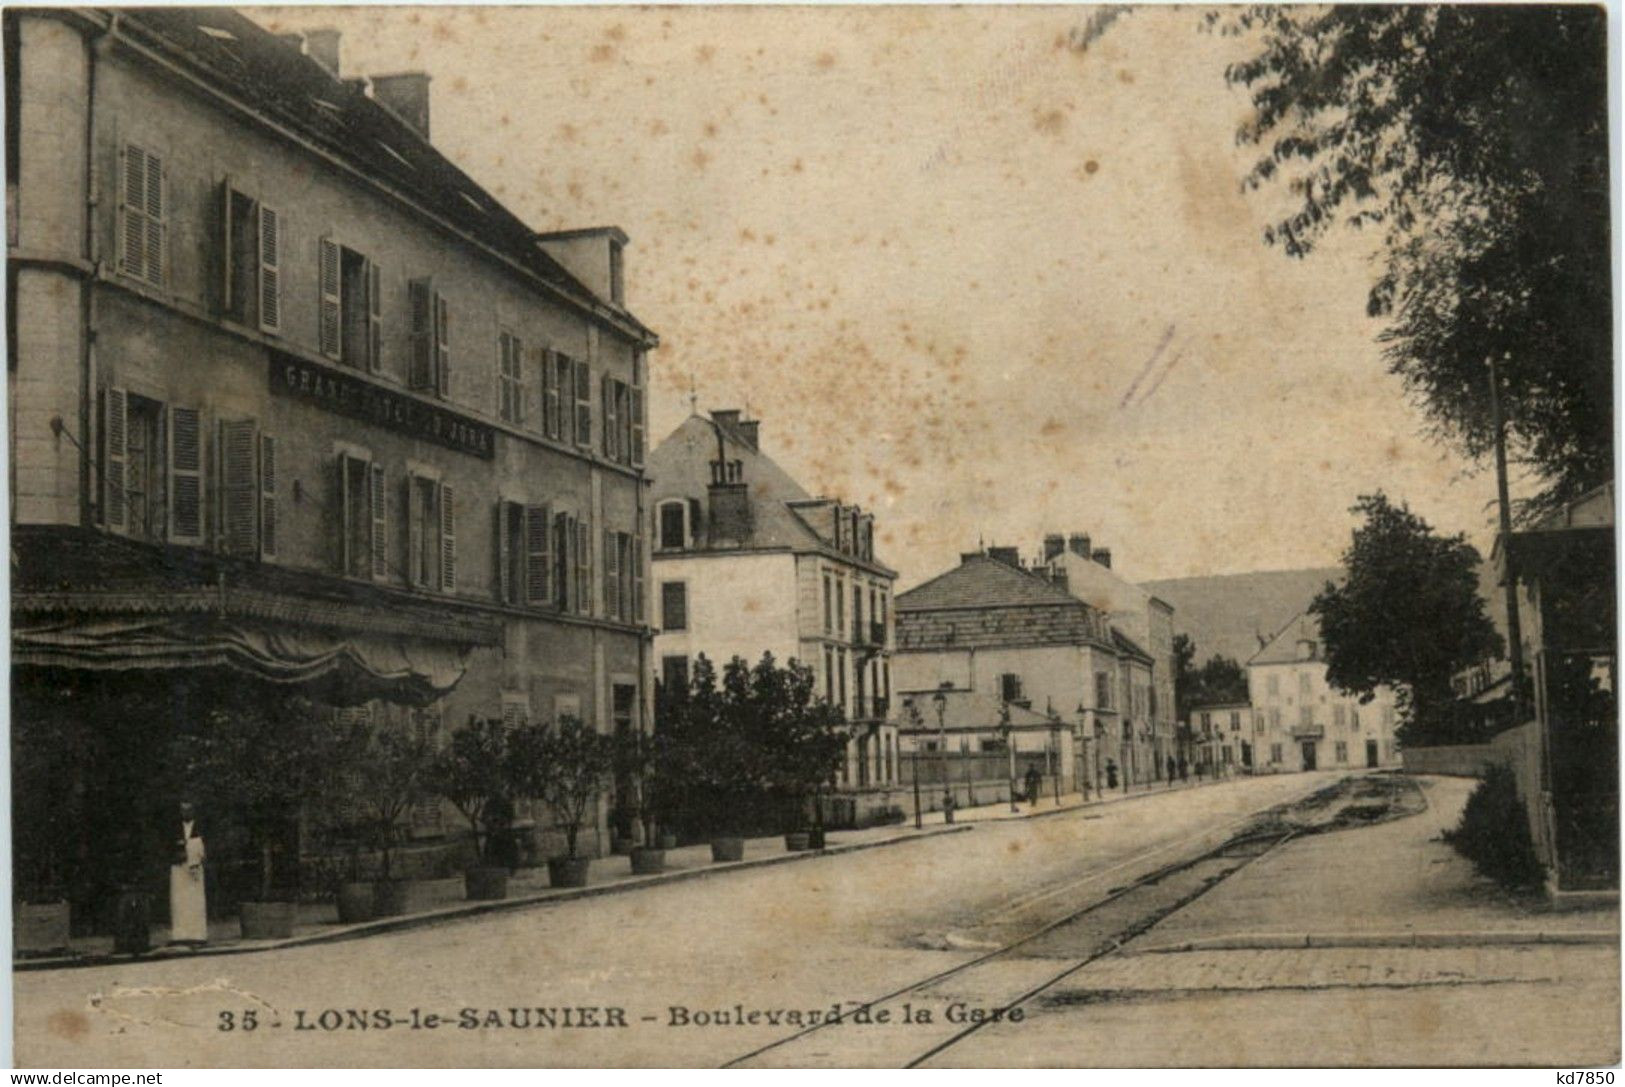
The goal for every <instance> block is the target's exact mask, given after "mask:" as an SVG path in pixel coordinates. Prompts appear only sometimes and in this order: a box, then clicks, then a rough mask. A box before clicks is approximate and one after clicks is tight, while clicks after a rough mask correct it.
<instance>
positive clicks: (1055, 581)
mask: <svg viewBox="0 0 1625 1087" xmlns="http://www.w3.org/2000/svg"><path fill="white" fill-rule="evenodd" d="M1049 583H1050V584H1051V585H1053V586H1055V587H1056V588H1057V589H1065V588H1066V587H1067V585H1068V582H1067V576H1066V567H1064V566H1051V567H1050V568H1049Z"/></svg>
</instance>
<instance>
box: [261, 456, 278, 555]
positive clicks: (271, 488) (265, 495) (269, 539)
mask: <svg viewBox="0 0 1625 1087" xmlns="http://www.w3.org/2000/svg"><path fill="white" fill-rule="evenodd" d="M276 458H277V444H276V438H275V437H273V436H272V435H270V434H261V435H260V558H262V559H272V558H275V557H276V548H277V514H278V510H277V498H276V473H277V466H276Z"/></svg>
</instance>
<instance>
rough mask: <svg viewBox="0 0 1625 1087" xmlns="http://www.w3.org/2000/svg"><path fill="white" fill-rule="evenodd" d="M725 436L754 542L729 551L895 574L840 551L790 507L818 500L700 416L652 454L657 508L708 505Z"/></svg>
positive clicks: (650, 462)
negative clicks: (784, 551) (770, 552)
mask: <svg viewBox="0 0 1625 1087" xmlns="http://www.w3.org/2000/svg"><path fill="white" fill-rule="evenodd" d="M719 434H720V435H721V440H722V444H723V449H724V450H725V452H726V454H727V457H728V458H729V459H736V460H738V461H739V462H740V463H741V465H742V469H743V473H744V481H745V483H746V485H747V490H746V497H747V499H748V500H749V502H750V508H751V517H752V524H751V535H750V538H749V539H748V540H745V541H743V542H742V543H741V544H739V545H736V546H730V547H728V548H726V549H725V550H735V549H737V547H743V548H789V549H791V550H793V551H818V552H820V553H824V554H828V555H829V556H830V557H831V558H838V559H840V560H841V561H842V562H849V563H855V564H857V565H859V566H865V567H869V568H871V569H874V570H876V571H879V572H881V573H885V574H894V571H892V570H891V569H890V568H889V567H887V566H886V565H885V564H884V563H882V562H880V561H879V560H878V559H877V560H875V561H873V562H864V561H863V560H862V559H859V558H858V557H857V556H856V555H851V554H847V553H846V552H843V551H838V550H836V549H835V547H834V546H833V545H832V544H830V543H829V542H828V541H826V540H825V539H824V538H823V537H822V536H820V535H819V534H818V532H817V531H816V530H815V529H814V528H813V527H812V526H811V525H810V524H808V523H807V522H806V520H804V519H803V518H802V517H801V515H800V514H798V513H797V512H796V511H795V510H794V509H792V508H790V506H789V503H792V502H810V501H812V500H813V496H812V495H810V494H808V493H807V490H806V488H804V487H802V486H801V484H799V483H797V482H796V481H795V479H794V478H793V477H792V476H791V475H790V473H788V472H786V471H785V470H784V469H783V468H781V467H779V465H778V464H777V463H776V462H775V461H774V460H773V458H772V457H769V456H768V455H767V454H765V453H763V452H762V451H761V450H760V449H757V448H753V447H752V446H751V445H750V444H749V443H747V442H745V441H742V440H741V439H740V438H739V436H738V435H737V434H736V433H734V432H733V431H732V430H731V429H729V428H728V427H725V426H723V425H722V424H720V423H718V422H716V421H714V420H711V419H707V418H705V417H703V416H700V415H690V416H689V417H688V418H687V419H685V420H683V422H682V423H680V424H679V425H678V427H677V429H676V430H674V431H672V432H671V433H670V434H669V435H667V437H666V439H665V440H664V441H662V442H661V443H660V444H659V445H657V446H655V448H654V449H653V450H651V451H650V453H649V457H648V461H647V463H646V468H647V471H648V475H649V478H650V479H651V480H652V481H653V487H652V490H651V493H650V500H651V502H659V501H660V500H661V499H664V498H699V499H703V498H704V496H705V494H706V488H707V487H708V486H709V485H710V482H711V462H712V461H713V460H715V459H716V457H717V440H718V435H719ZM699 550H704V548H700V549H699Z"/></svg>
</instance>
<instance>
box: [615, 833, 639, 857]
mask: <svg viewBox="0 0 1625 1087" xmlns="http://www.w3.org/2000/svg"><path fill="white" fill-rule="evenodd" d="M637 844H638V843H637V839H636V838H615V839H613V840H611V842H610V845H609V851H610V852H611V853H614V854H615V855H616V856H618V857H624V856H626V855H627V854H628V853H631V852H632V850H633V848H634V847H635V846H636V845H637Z"/></svg>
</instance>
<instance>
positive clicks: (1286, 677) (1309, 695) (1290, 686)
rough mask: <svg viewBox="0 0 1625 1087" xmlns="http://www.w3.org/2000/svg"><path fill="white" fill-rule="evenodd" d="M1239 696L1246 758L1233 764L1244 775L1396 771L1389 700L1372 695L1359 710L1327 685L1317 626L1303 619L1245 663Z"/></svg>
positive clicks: (1383, 694)
mask: <svg viewBox="0 0 1625 1087" xmlns="http://www.w3.org/2000/svg"><path fill="white" fill-rule="evenodd" d="M1247 690H1248V693H1249V696H1250V699H1249V700H1250V702H1251V704H1252V718H1253V719H1252V735H1251V736H1249V737H1247V742H1248V743H1250V745H1251V751H1250V752H1248V751H1247V750H1246V749H1245V748H1244V749H1243V751H1242V755H1241V757H1242V766H1243V768H1244V769H1245V770H1248V771H1250V772H1251V773H1255V774H1279V773H1287V772H1294V771H1299V770H1340V769H1354V768H1369V769H1375V768H1379V767H1381V768H1387V767H1392V766H1398V765H1399V764H1400V758H1399V745H1398V742H1397V741H1396V739H1395V737H1394V731H1395V728H1396V727H1397V724H1398V710H1397V705H1396V703H1395V700H1394V692H1393V691H1392V690H1390V689H1389V688H1387V687H1380V688H1378V689H1377V692H1376V695H1375V697H1374V698H1373V699H1372V700H1371V701H1370V702H1366V703H1364V704H1362V703H1361V702H1360V700H1359V699H1357V698H1354V697H1351V696H1349V695H1346V694H1344V693H1342V692H1341V691H1338V690H1336V689H1335V688H1333V687H1332V686H1331V685H1330V684H1328V683H1327V682H1326V657H1325V653H1324V643H1323V642H1322V641H1321V639H1320V624H1319V622H1318V621H1316V619H1315V617H1314V616H1313V615H1311V614H1310V613H1308V612H1303V613H1301V614H1299V615H1298V616H1297V617H1296V618H1294V619H1293V620H1292V621H1291V622H1290V623H1288V624H1287V625H1286V626H1284V627H1282V628H1281V629H1280V630H1279V631H1277V632H1276V634H1275V636H1274V637H1273V638H1271V639H1270V640H1269V642H1268V643H1266V644H1265V645H1264V646H1263V647H1262V648H1260V649H1259V651H1258V652H1257V653H1256V654H1254V655H1253V657H1252V659H1251V660H1249V661H1248V662H1247ZM1249 756H1250V758H1251V763H1250V764H1249V762H1248V757H1249Z"/></svg>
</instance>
